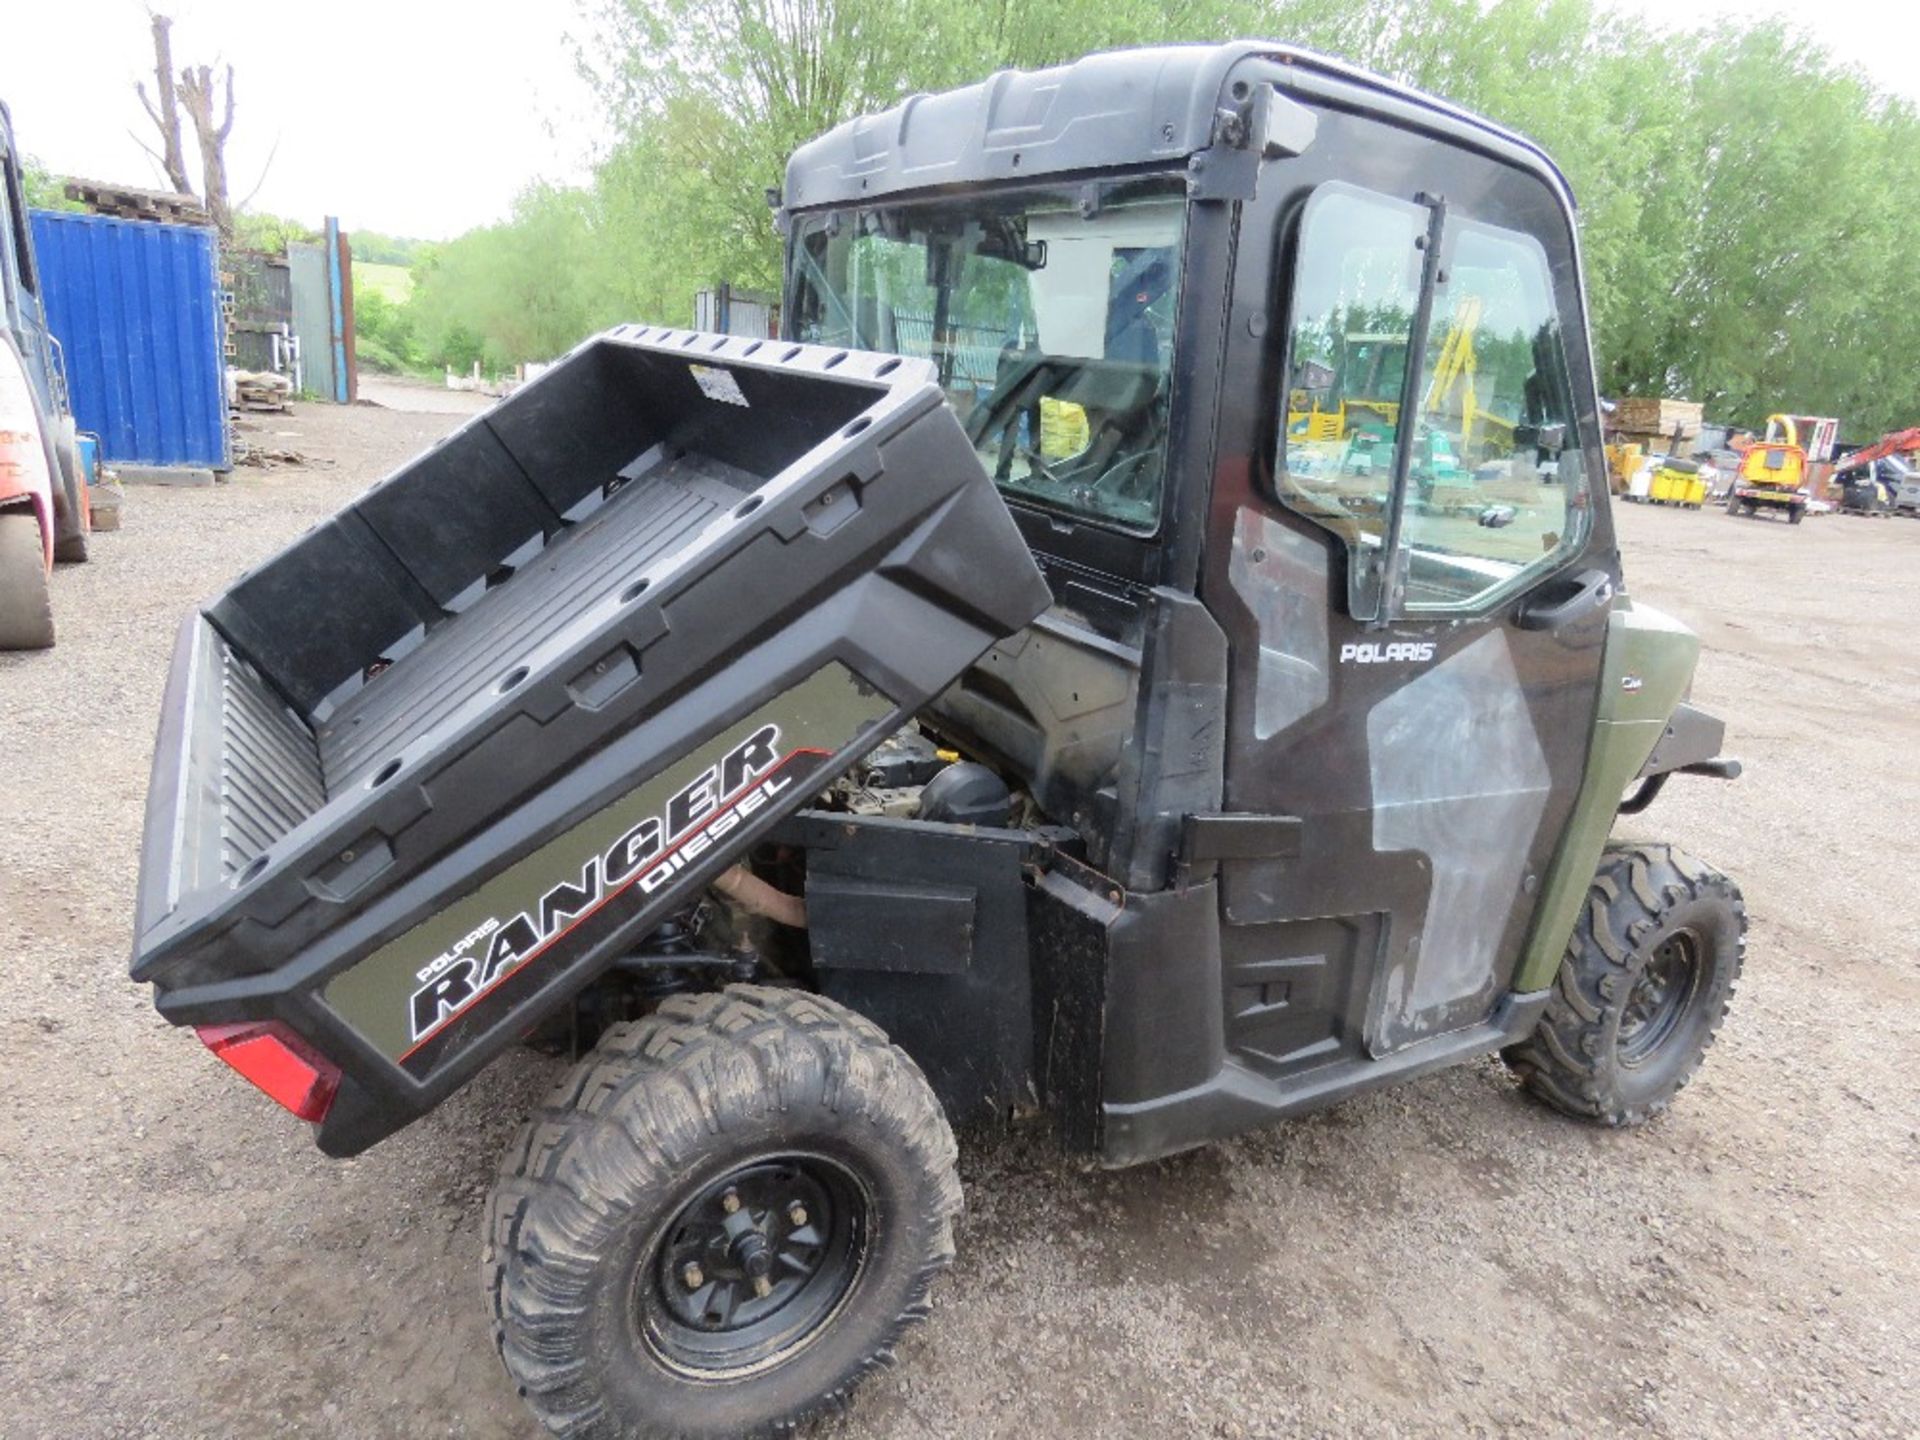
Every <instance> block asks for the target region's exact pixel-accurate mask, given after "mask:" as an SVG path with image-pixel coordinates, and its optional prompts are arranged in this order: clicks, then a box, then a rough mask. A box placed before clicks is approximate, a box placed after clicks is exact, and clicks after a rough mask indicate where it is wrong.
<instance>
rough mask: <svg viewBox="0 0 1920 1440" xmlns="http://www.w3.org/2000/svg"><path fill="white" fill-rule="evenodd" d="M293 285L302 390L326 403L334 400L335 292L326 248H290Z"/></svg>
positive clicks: (291, 246) (290, 269) (319, 246)
mask: <svg viewBox="0 0 1920 1440" xmlns="http://www.w3.org/2000/svg"><path fill="white" fill-rule="evenodd" d="M287 270H288V274H289V277H290V279H291V280H292V282H293V333H294V334H296V335H298V336H299V337H300V363H301V367H302V370H303V372H304V374H303V384H302V388H303V389H304V390H305V391H306V393H307V394H309V395H313V396H317V397H319V398H320V399H322V400H331V399H333V397H334V372H333V363H334V356H333V291H332V288H331V286H330V285H329V282H328V279H327V251H326V247H325V246H323V245H306V244H293V245H289V246H287Z"/></svg>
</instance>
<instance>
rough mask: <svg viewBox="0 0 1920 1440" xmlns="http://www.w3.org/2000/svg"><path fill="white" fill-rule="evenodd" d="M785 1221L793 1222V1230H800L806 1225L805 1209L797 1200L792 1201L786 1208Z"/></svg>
mask: <svg viewBox="0 0 1920 1440" xmlns="http://www.w3.org/2000/svg"><path fill="white" fill-rule="evenodd" d="M787 1219H789V1220H791V1221H792V1222H793V1228H794V1229H796V1230H798V1229H800V1228H801V1227H802V1226H804V1225H805V1224H806V1223H807V1207H806V1206H804V1205H802V1204H801V1203H800V1202H799V1201H798V1200H796V1201H794V1202H793V1204H791V1205H789V1206H788V1207H787Z"/></svg>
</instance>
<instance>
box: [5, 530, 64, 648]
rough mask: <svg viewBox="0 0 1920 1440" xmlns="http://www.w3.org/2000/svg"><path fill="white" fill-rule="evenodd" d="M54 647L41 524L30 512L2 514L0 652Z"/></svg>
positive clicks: (51, 612) (51, 606) (50, 598)
mask: <svg viewBox="0 0 1920 1440" xmlns="http://www.w3.org/2000/svg"><path fill="white" fill-rule="evenodd" d="M51 644H53V598H52V596H51V595H50V594H49V593H48V589H47V552H46V549H45V547H44V545H43V543H42V541H41V539H40V521H39V519H38V518H37V517H36V516H35V515H34V514H33V512H32V511H29V510H7V511H3V512H0V650H44V649H46V648H47V647H48V646H49V645H51Z"/></svg>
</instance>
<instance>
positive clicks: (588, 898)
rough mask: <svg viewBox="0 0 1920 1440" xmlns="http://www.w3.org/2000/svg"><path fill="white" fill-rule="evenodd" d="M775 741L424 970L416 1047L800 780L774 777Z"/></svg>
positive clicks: (743, 755)
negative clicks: (618, 899)
mask: <svg viewBox="0 0 1920 1440" xmlns="http://www.w3.org/2000/svg"><path fill="white" fill-rule="evenodd" d="M779 742H780V727H779V726H777V725H763V726H761V727H760V728H759V729H758V730H756V731H754V732H753V733H752V734H751V735H749V736H747V737H746V739H744V740H742V741H741V742H740V743H739V744H737V745H735V746H734V747H733V748H732V749H731V750H729V751H728V752H727V753H726V754H725V755H724V756H723V757H722V758H721V759H720V760H719V761H718V762H717V763H715V764H713V765H710V766H708V767H707V768H706V769H705V770H702V771H701V772H700V773H699V774H698V775H696V776H695V777H694V778H693V780H692V781H690V782H689V783H688V784H686V785H685V786H683V787H681V789H680V790H678V791H677V792H675V793H674V795H672V796H671V797H670V798H669V799H668V800H667V803H666V805H665V806H664V807H663V808H662V810H661V812H660V813H659V814H657V815H649V816H648V817H647V818H646V819H644V820H642V821H641V822H640V823H639V824H637V825H635V826H633V827H632V828H631V829H629V830H627V831H626V833H624V834H623V835H621V836H620V837H619V839H617V840H615V841H614V842H613V844H611V845H610V846H608V847H607V849H606V850H605V851H604V852H603V853H601V854H597V855H593V856H590V857H588V859H587V860H586V861H585V863H584V864H583V865H582V866H581V869H580V871H579V874H578V876H577V877H575V876H569V877H567V878H566V879H564V880H561V881H560V882H559V883H558V884H556V885H554V886H553V887H552V888H550V889H549V890H548V891H547V892H546V893H545V894H544V895H542V896H541V897H540V900H539V903H538V904H536V905H533V906H531V907H529V908H528V909H526V910H522V911H521V912H520V913H518V914H516V915H514V916H512V917H511V918H510V919H505V920H503V919H501V918H499V917H497V916H490V917H488V918H487V919H486V920H484V921H482V922H481V923H479V924H478V925H476V926H474V927H473V929H471V930H469V931H468V932H467V933H466V934H465V935H464V936H462V937H461V939H460V940H458V941H457V942H455V943H454V944H453V945H452V946H451V947H449V948H448V949H447V950H445V951H443V952H442V953H441V954H440V955H438V956H436V957H435V958H434V959H433V960H431V961H429V962H428V963H427V964H425V965H423V966H421V967H420V969H419V970H418V971H417V972H416V973H415V975H414V979H415V980H416V981H417V982H418V985H419V988H418V989H416V990H415V991H414V992H413V994H412V996H411V997H410V998H409V1001H408V1007H407V1008H408V1033H409V1034H410V1035H411V1037H412V1039H413V1042H414V1043H415V1044H418V1043H420V1042H421V1041H423V1040H425V1039H426V1038H427V1037H428V1036H430V1035H432V1034H433V1033H434V1032H435V1031H437V1030H439V1029H440V1028H441V1027H442V1026H444V1025H446V1024H447V1023H448V1022H449V1021H450V1020H452V1019H453V1018H454V1017H455V1016H456V1015H458V1014H460V1013H461V1012H462V1011H464V1010H465V1009H466V1008H467V1007H468V1006H470V1005H472V1004H473V1003H474V1001H476V1000H478V999H479V998H480V997H481V996H482V995H484V994H485V993H486V992H487V991H488V990H490V989H492V988H493V987H494V986H495V985H497V984H498V983H499V982H500V981H502V980H504V979H505V978H506V977H507V976H509V975H511V974H512V973H513V972H514V971H516V970H518V969H519V968H520V967H521V966H522V965H524V964H526V963H527V961H529V960H531V959H532V958H533V957H534V956H535V955H537V954H539V953H540V952H541V951H542V950H544V949H546V948H547V946H548V945H549V944H551V943H552V942H553V941H554V940H555V939H557V938H559V937H560V936H561V935H563V934H565V933H566V932H567V931H569V930H571V929H572V928H573V927H574V926H575V925H577V924H579V923H580V922H581V921H582V920H584V919H586V918H587V916H589V915H591V914H592V913H593V912H594V911H595V910H598V909H599V908H600V907H601V906H602V905H603V904H605V903H606V902H607V901H608V900H610V899H611V898H613V897H614V896H615V895H618V894H620V893H621V892H622V891H625V890H627V889H629V888H631V887H633V886H636V885H637V886H638V887H639V888H640V891H641V893H642V894H646V895H651V894H653V893H654V892H655V891H657V890H659V889H660V888H661V887H662V886H664V885H666V884H667V883H668V882H670V881H671V880H672V879H673V877H674V876H675V875H677V874H678V873H679V872H680V871H682V870H684V869H685V868H686V867H687V866H689V865H692V864H695V863H697V862H698V861H699V860H700V858H701V857H702V856H703V855H705V854H706V853H707V852H708V851H710V850H711V849H712V848H713V846H714V843H715V842H716V841H718V840H719V839H720V838H721V837H722V836H724V835H726V834H727V833H728V832H729V831H731V830H734V829H736V828H738V827H739V826H740V825H742V824H744V823H746V821H747V820H748V818H749V817H751V816H752V815H753V814H754V813H755V812H756V811H758V810H760V809H762V808H764V807H765V806H766V805H767V804H768V803H769V802H770V801H772V800H773V799H774V798H775V797H776V796H777V795H779V794H780V792H781V791H783V790H785V789H787V788H788V787H789V786H791V785H792V784H793V783H794V782H793V777H792V776H783V775H779V774H777V773H775V772H777V771H778V770H779V769H780V767H781V764H782V762H783V757H782V756H781V754H780V751H779ZM788 758H790V757H788Z"/></svg>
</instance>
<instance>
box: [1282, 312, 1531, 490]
mask: <svg viewBox="0 0 1920 1440" xmlns="http://www.w3.org/2000/svg"><path fill="white" fill-rule="evenodd" d="M1483 309H1484V302H1483V301H1482V300H1481V298H1480V297H1479V296H1478V295H1467V296H1463V297H1462V298H1461V300H1460V303H1459V305H1458V306H1457V307H1456V308H1455V310H1454V312H1453V318H1452V320H1451V321H1450V323H1449V324H1448V326H1447V334H1446V338H1445V339H1444V340H1442V341H1441V344H1440V351H1439V354H1438V356H1437V357H1436V359H1435V360H1434V365H1433V378H1432V380H1431V381H1430V382H1429V383H1428V385H1427V392H1426V394H1425V395H1424V396H1423V397H1422V398H1421V402H1420V414H1421V415H1422V416H1436V415H1438V416H1444V417H1445V418H1447V419H1450V420H1454V421H1456V422H1457V423H1458V425H1459V455H1460V457H1461V458H1462V460H1463V461H1464V462H1466V463H1471V460H1470V459H1469V457H1471V456H1472V455H1473V454H1474V449H1475V444H1474V442H1475V439H1476V437H1478V438H1479V439H1480V441H1481V442H1482V448H1491V449H1492V450H1494V451H1495V452H1496V453H1499V454H1506V453H1509V452H1510V451H1511V450H1512V449H1513V435H1514V428H1515V426H1514V422H1513V421H1511V420H1505V419H1502V418H1501V417H1500V416H1498V415H1496V414H1494V413H1493V412H1492V411H1491V410H1483V409H1481V408H1480V404H1479V399H1480V397H1479V392H1478V391H1477V390H1476V388H1475V383H1474V382H1475V378H1476V375H1477V373H1478V368H1479V367H1478V357H1477V356H1476V355H1475V353H1474V348H1473V336H1474V332H1475V331H1476V330H1477V329H1479V326H1480V316H1481V312H1482V310H1483ZM1344 340H1345V353H1344V355H1343V357H1342V359H1341V363H1340V368H1339V370H1338V372H1337V373H1335V374H1334V375H1333V376H1331V377H1330V378H1331V381H1332V383H1331V385H1330V386H1329V387H1328V388H1329V389H1330V390H1332V391H1333V392H1335V393H1337V394H1338V395H1339V396H1340V398H1339V399H1337V400H1334V401H1331V402H1330V403H1329V402H1328V401H1326V400H1325V398H1324V396H1325V394H1326V391H1323V390H1319V389H1309V388H1304V387H1299V386H1296V387H1295V388H1294V389H1293V390H1292V391H1291V392H1290V393H1289V395H1288V397H1287V433H1288V434H1289V435H1292V436H1294V437H1295V438H1297V439H1302V440H1323V441H1324V440H1336V441H1337V440H1346V439H1349V438H1350V437H1351V436H1352V435H1353V434H1354V433H1355V432H1356V431H1358V430H1360V429H1362V428H1370V429H1373V430H1376V431H1379V432H1381V433H1383V434H1386V435H1392V434H1393V433H1395V432H1396V431H1397V430H1398V429H1399V426H1400V400H1399V395H1400V385H1401V381H1402V380H1403V379H1404V377H1405V374H1406V355H1407V339H1406V336H1405V335H1402V334H1395V333H1387V334H1372V333H1366V332H1361V331H1355V332H1352V333H1350V334H1348V335H1346V336H1345V337H1344ZM1389 397H1391V398H1389ZM1489 442H1492V443H1491V444H1490V445H1489Z"/></svg>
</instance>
